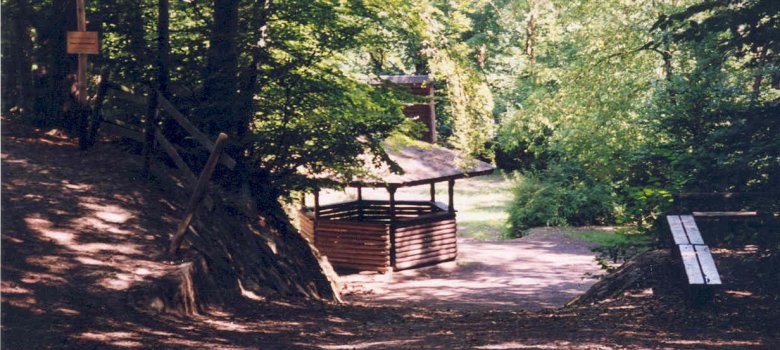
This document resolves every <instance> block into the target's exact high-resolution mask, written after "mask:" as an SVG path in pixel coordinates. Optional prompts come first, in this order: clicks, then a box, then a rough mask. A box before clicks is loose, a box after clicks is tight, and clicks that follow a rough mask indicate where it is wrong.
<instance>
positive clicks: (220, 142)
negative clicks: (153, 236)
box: [168, 133, 228, 257]
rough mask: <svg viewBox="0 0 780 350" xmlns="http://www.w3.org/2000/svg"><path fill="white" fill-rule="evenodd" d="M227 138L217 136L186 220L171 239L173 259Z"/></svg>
mask: <svg viewBox="0 0 780 350" xmlns="http://www.w3.org/2000/svg"><path fill="white" fill-rule="evenodd" d="M227 138H228V136H227V135H226V134H224V133H220V134H219V136H217V142H216V143H215V145H214V151H212V152H211V154H210V155H209V160H208V161H207V162H206V166H205V167H204V168H203V171H201V173H200V177H199V178H198V183H197V185H195V190H194V191H193V193H192V197H190V202H189V203H188V204H187V211H186V212H185V213H184V218H183V219H182V221H181V223H180V224H179V227H178V229H177V230H176V234H174V235H173V238H172V239H171V245H170V246H169V247H168V254H169V255H170V256H171V257H174V256H176V253H177V252H178V251H179V246H180V245H181V241H182V239H184V233H185V232H187V228H188V227H190V224H191V223H192V220H193V219H194V217H195V211H196V210H197V209H198V206H199V205H200V203H201V201H203V198H204V197H205V195H206V190H207V189H208V185H209V180H210V179H211V174H213V173H214V168H216V167H217V161H218V160H219V158H220V156H221V155H222V151H223V150H224V149H225V143H226V142H225V141H227Z"/></svg>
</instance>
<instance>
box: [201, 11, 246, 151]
mask: <svg viewBox="0 0 780 350" xmlns="http://www.w3.org/2000/svg"><path fill="white" fill-rule="evenodd" d="M239 3H240V1H238V0H222V1H216V2H215V3H214V22H213V27H212V29H211V37H210V46H209V50H208V55H207V56H208V57H207V65H206V79H205V80H206V81H205V86H204V93H205V97H206V106H205V108H204V109H203V120H204V121H205V123H204V125H205V127H206V129H207V130H208V132H209V133H211V134H216V133H217V132H222V131H225V132H229V131H230V130H229V129H230V127H231V126H233V125H235V124H236V119H237V118H240V116H237V113H236V111H237V108H236V99H237V97H238V96H237V89H238V6H239ZM231 136H235V134H233V135H231Z"/></svg>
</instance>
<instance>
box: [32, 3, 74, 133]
mask: <svg viewBox="0 0 780 350" xmlns="http://www.w3.org/2000/svg"><path fill="white" fill-rule="evenodd" d="M40 23H41V24H40V26H39V27H38V28H36V29H37V31H38V33H39V35H40V43H41V48H42V51H43V52H42V56H43V59H42V60H41V61H42V62H41V65H40V66H39V67H38V70H37V71H36V85H37V89H36V90H38V91H36V94H35V97H36V101H35V110H36V112H38V113H39V114H40V115H41V116H42V117H44V118H45V119H46V120H45V121H44V122H45V124H47V125H59V126H71V127H72V126H74V125H76V124H77V123H75V120H74V119H73V118H75V117H77V115H75V114H73V113H72V112H73V110H74V108H73V106H74V103H75V101H74V100H73V96H72V95H71V89H72V88H75V79H74V76H73V75H72V74H70V75H69V73H72V72H75V71H76V57H75V55H68V54H67V52H66V48H65V38H66V33H67V31H69V30H75V29H76V7H75V2H74V1H70V0H53V1H52V4H51V7H50V8H49V13H48V14H47V16H46V20H45V21H42V22H40Z"/></svg>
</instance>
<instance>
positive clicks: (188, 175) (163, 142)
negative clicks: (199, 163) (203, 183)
mask: <svg viewBox="0 0 780 350" xmlns="http://www.w3.org/2000/svg"><path fill="white" fill-rule="evenodd" d="M154 138H155V140H157V143H159V144H160V147H162V149H163V150H165V153H167V154H168V156H169V157H171V159H173V163H174V164H176V167H177V168H179V170H181V171H182V172H183V173H184V178H185V179H186V180H187V187H190V188H191V187H192V186H195V184H196V183H197V182H198V178H197V177H195V173H193V172H192V169H190V167H189V166H187V163H185V162H184V159H182V158H181V156H180V155H179V152H178V151H176V148H175V147H173V145H172V144H171V143H170V142H169V141H168V139H166V138H165V136H163V134H162V132H160V129H155V130H154Z"/></svg>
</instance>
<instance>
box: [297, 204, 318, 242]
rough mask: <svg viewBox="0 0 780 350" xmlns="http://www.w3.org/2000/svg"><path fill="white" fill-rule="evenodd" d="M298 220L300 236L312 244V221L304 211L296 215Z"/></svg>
mask: <svg viewBox="0 0 780 350" xmlns="http://www.w3.org/2000/svg"><path fill="white" fill-rule="evenodd" d="M298 220H299V222H300V225H301V230H300V231H301V235H302V236H303V237H304V238H306V239H308V240H309V242H312V243H314V220H313V219H312V217H311V216H309V214H307V213H306V211H304V210H301V211H300V212H299V215H298Z"/></svg>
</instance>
